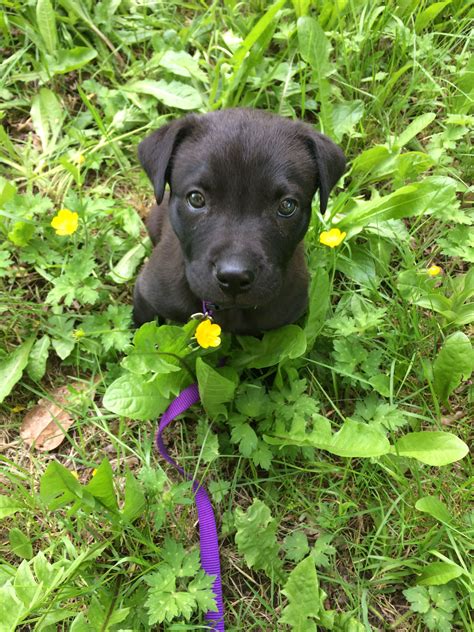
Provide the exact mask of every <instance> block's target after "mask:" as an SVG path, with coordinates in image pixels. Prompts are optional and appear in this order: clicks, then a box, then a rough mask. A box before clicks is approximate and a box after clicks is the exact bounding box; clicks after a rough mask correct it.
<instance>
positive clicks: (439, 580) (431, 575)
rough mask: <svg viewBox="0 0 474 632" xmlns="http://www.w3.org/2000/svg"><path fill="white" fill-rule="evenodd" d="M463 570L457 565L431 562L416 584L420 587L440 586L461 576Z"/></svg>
mask: <svg viewBox="0 0 474 632" xmlns="http://www.w3.org/2000/svg"><path fill="white" fill-rule="evenodd" d="M462 573H463V570H462V568H460V567H459V566H458V565H457V564H449V563H448V562H432V563H431V564H428V566H425V568H424V569H423V571H422V572H421V575H420V576H419V577H418V580H417V583H418V584H419V585H420V586H441V585H443V584H447V583H448V582H450V581H451V580H452V579H456V577H459V576H460V575H462Z"/></svg>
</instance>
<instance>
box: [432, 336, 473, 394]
mask: <svg viewBox="0 0 474 632" xmlns="http://www.w3.org/2000/svg"><path fill="white" fill-rule="evenodd" d="M473 371H474V349H473V348H472V344H471V342H470V340H469V338H468V337H467V336H466V335H465V334H464V333H463V332H462V331H457V332H455V333H454V334H451V335H450V336H448V338H446V340H445V341H444V344H443V346H442V347H441V349H440V351H439V353H438V355H437V357H436V360H435V361H434V363H433V376H434V387H435V390H436V393H437V395H438V397H439V398H440V399H442V400H443V401H446V400H447V399H448V397H449V396H450V395H451V393H452V392H453V391H454V389H455V388H457V387H458V386H459V384H460V383H461V382H462V381H463V379H464V380H468V379H469V378H470V376H471V373H472V372H473Z"/></svg>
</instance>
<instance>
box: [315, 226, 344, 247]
mask: <svg viewBox="0 0 474 632" xmlns="http://www.w3.org/2000/svg"><path fill="white" fill-rule="evenodd" d="M346 235H347V233H344V232H342V231H340V230H339V228H331V230H323V232H322V233H321V234H320V235H319V241H320V243H322V244H324V245H325V246H329V248H335V247H336V246H339V244H340V243H341V242H342V241H343V240H344V237H345V236H346Z"/></svg>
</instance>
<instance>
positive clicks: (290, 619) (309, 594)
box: [280, 557, 365, 632]
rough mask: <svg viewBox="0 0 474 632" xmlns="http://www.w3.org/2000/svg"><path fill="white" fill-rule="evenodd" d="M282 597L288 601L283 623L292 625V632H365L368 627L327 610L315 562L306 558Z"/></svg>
mask: <svg viewBox="0 0 474 632" xmlns="http://www.w3.org/2000/svg"><path fill="white" fill-rule="evenodd" d="M282 594H283V595H285V597H287V599H288V605H287V606H285V608H284V609H283V615H282V617H281V618H280V623H283V624H286V625H289V626H290V628H291V630H293V632H310V631H314V632H316V630H317V629H318V625H319V626H322V628H323V629H325V630H337V631H340V632H362V631H363V630H364V629H365V628H364V626H363V625H362V623H360V622H359V621H357V620H356V619H355V618H353V617H351V616H350V615H349V614H345V613H336V612H335V611H334V610H326V609H325V607H324V602H325V601H326V598H327V595H326V593H325V592H324V591H323V590H321V588H320V587H319V580H318V575H317V573H316V568H315V566H314V560H313V559H312V558H311V557H307V558H306V559H304V560H303V561H302V562H300V563H299V564H298V565H297V566H296V567H295V568H294V569H293V570H292V571H291V573H290V575H289V577H288V580H287V582H286V584H285V587H284V589H283V590H282Z"/></svg>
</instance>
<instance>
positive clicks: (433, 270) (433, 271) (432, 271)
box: [426, 266, 443, 277]
mask: <svg viewBox="0 0 474 632" xmlns="http://www.w3.org/2000/svg"><path fill="white" fill-rule="evenodd" d="M442 271H443V268H441V267H440V266H430V267H429V268H428V270H427V271H426V272H427V274H428V275H429V276H431V277H435V276H438V274H441V272H442Z"/></svg>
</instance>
